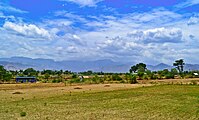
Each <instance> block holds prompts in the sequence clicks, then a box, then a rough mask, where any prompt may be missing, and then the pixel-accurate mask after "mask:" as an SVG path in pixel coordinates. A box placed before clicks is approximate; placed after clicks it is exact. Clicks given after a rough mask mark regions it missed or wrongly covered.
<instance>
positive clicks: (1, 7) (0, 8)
mask: <svg viewBox="0 0 199 120" xmlns="http://www.w3.org/2000/svg"><path fill="white" fill-rule="evenodd" d="M0 11H9V12H15V13H27V12H26V11H23V10H20V9H17V8H14V7H11V6H9V5H7V4H5V3H4V2H1V1H0Z"/></svg>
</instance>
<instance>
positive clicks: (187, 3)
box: [176, 0, 199, 8]
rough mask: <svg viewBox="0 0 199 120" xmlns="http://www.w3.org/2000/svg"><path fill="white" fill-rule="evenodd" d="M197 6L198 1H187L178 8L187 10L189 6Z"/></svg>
mask: <svg viewBox="0 0 199 120" xmlns="http://www.w3.org/2000/svg"><path fill="white" fill-rule="evenodd" d="M196 4H199V1H198V0H187V1H185V2H182V3H180V4H178V5H177V6H176V7H177V8H186V7H189V6H192V5H196Z"/></svg>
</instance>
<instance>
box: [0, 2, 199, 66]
mask: <svg viewBox="0 0 199 120" xmlns="http://www.w3.org/2000/svg"><path fill="white" fill-rule="evenodd" d="M13 56H23V57H31V58H48V59H54V60H84V61H85V60H99V59H111V60H114V61H121V62H132V61H133V62H145V63H147V64H158V63H161V62H163V63H167V64H172V62H173V61H174V60H176V59H179V58H183V59H184V60H185V62H186V63H199V61H198V56H199V0H0V57H13Z"/></svg>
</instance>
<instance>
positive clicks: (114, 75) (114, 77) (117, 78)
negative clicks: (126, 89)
mask: <svg viewBox="0 0 199 120" xmlns="http://www.w3.org/2000/svg"><path fill="white" fill-rule="evenodd" d="M112 79H113V80H116V81H121V80H122V78H121V77H120V76H119V75H118V74H113V75H112Z"/></svg>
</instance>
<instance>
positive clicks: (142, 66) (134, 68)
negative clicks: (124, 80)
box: [129, 63, 147, 73]
mask: <svg viewBox="0 0 199 120" xmlns="http://www.w3.org/2000/svg"><path fill="white" fill-rule="evenodd" d="M146 70H147V68H146V64H144V63H139V64H136V65H134V66H132V67H131V68H130V70H129V72H130V73H135V72H145V71H146Z"/></svg>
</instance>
